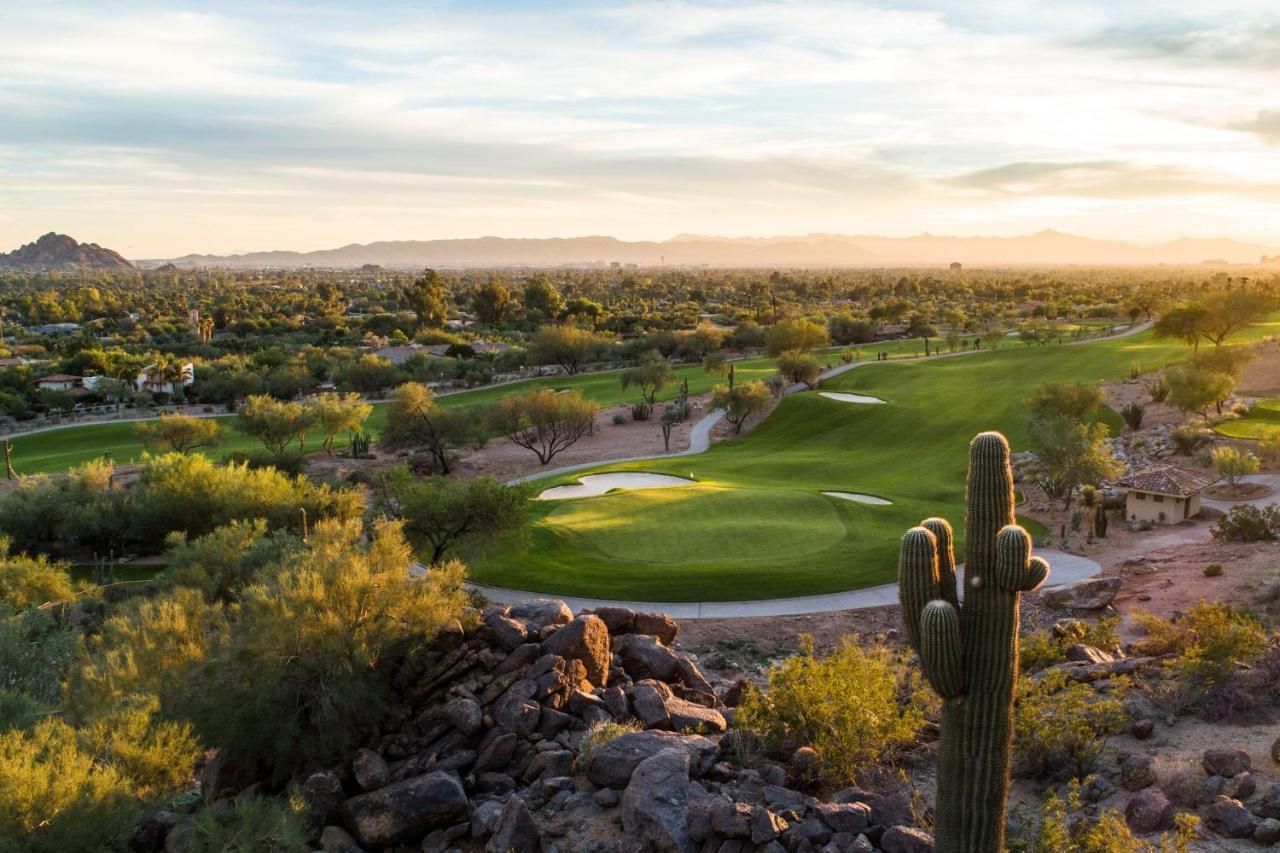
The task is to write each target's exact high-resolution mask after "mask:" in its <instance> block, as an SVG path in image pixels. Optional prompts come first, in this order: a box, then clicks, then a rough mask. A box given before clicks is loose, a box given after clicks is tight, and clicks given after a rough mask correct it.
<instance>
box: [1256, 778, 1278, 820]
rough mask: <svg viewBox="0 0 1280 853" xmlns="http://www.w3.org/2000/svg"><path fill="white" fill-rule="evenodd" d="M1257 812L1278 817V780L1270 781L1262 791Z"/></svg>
mask: <svg viewBox="0 0 1280 853" xmlns="http://www.w3.org/2000/svg"><path fill="white" fill-rule="evenodd" d="M1258 814H1260V815H1262V816H1263V817H1270V818H1277V819H1280V782H1272V783H1271V785H1270V786H1269V787H1268V788H1267V790H1265V791H1263V792H1262V802H1261V803H1259V804H1258Z"/></svg>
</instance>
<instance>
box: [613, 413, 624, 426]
mask: <svg viewBox="0 0 1280 853" xmlns="http://www.w3.org/2000/svg"><path fill="white" fill-rule="evenodd" d="M626 422H627V416H626V415H624V414H623V413H622V412H614V413H613V425H614V426H622V425H623V424H625V423H626Z"/></svg>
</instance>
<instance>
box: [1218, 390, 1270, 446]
mask: <svg viewBox="0 0 1280 853" xmlns="http://www.w3.org/2000/svg"><path fill="white" fill-rule="evenodd" d="M1217 431H1218V432H1219V433H1221V434H1222V435H1225V436H1228V437H1229V438H1252V439H1259V438H1274V439H1280V397H1274V398H1272V399H1269V400H1259V401H1258V402H1256V403H1254V404H1253V408H1252V409H1250V410H1249V416H1248V417H1246V418H1241V419H1239V420H1234V421H1226V422H1224V423H1221V424H1219V425H1218V426H1217Z"/></svg>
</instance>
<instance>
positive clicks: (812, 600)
mask: <svg viewBox="0 0 1280 853" xmlns="http://www.w3.org/2000/svg"><path fill="white" fill-rule="evenodd" d="M1035 553H1036V554H1038V555H1040V556H1041V557H1044V558H1045V559H1046V560H1048V561H1049V568H1050V574H1049V579H1050V580H1051V581H1053V583H1051V584H1049V586H1059V585H1061V584H1064V583H1071V582H1072V581H1078V580H1083V579H1084V578H1089V577H1093V576H1094V575H1096V574H1098V572H1100V571H1102V566H1100V565H1098V563H1097V562H1096V561H1094V560H1090V559H1089V558H1088V557H1079V556H1076V555H1075V554H1067V553H1064V552H1062V551H1051V550H1047V549H1046V550H1037V551H1036V552H1035ZM467 585H468V586H469V587H471V588H472V589H474V590H476V591H477V592H480V593H483V594H484V596H485V597H486V598H488V599H489V600H490V601H495V602H498V603H499V604H513V603H515V602H517V601H528V600H529V599H531V598H554V599H557V600H559V601H563V602H564V603H565V604H568V605H569V607H570V608H571V609H572V610H573V611H574V612H575V613H576V612H578V611H580V610H594V609H595V608H597V607H630V608H631V609H632V610H658V611H661V612H663V613H666V614H667V615H669V616H671V617H672V618H674V619H734V618H742V617H747V616H799V615H802V614H806V613H829V612H831V611H834V610H864V609H866V608H869V607H883V606H884V605H886V604H897V603H898V585H897V584H896V583H886V584H881V585H880V586H872V587H865V588H863V589H851V590H846V591H845V592H830V593H827V594H825V595H804V596H798V597H796V598H771V599H763V600H757V601H702V602H690V601H669V602H663V601H611V600H608V599H603V598H579V597H577V596H571V595H555V594H554V593H546V592H528V591H525V590H518V589H501V588H499V587H493V586H485V585H483V584H467Z"/></svg>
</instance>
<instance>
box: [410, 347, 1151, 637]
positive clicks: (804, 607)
mask: <svg viewBox="0 0 1280 853" xmlns="http://www.w3.org/2000/svg"><path fill="white" fill-rule="evenodd" d="M1153 325H1154V323H1152V322H1146V323H1141V324H1139V325H1137V326H1130V327H1129V328H1127V329H1125V330H1123V331H1121V332H1117V333H1116V334H1114V335H1108V336H1106V337H1103V338H1089V339H1086V340H1082V341H1072V342H1071V343H1069V344H1065V346H1077V345H1080V344H1089V343H1094V342H1095V341H1101V340H1112V339H1114V338H1127V337H1129V336H1131V335H1136V334H1139V333H1141V332H1145V331H1146V330H1147V329H1149V328H1151V327H1152V326H1153ZM979 352H989V350H961V351H960V352H951V353H942V354H939V355H933V356H928V357H927V358H926V357H924V356H921V357H920V358H907V359H893V360H892V361H893V363H901V362H904V361H936V360H937V359H940V358H959V357H961V356H966V355H974V354H975V353H979ZM886 363H889V362H879V361H855V362H853V363H851V364H841V365H838V366H836V367H833V368H831V369H830V370H826V371H823V373H822V374H821V375H820V379H831V378H832V377H835V376H839V375H840V374H842V373H847V372H848V371H850V370H854V369H855V368H859V367H865V366H867V365H871V364H886ZM808 389H809V386H807V385H804V384H797V385H792V386H790V387H788V388H785V389H783V392H782V393H783V394H784V395H790V394H794V393H798V392H800V391H805V390H808ZM723 417H724V412H723V411H721V410H719V409H717V410H715V411H713V412H711V413H710V414H708V415H707V416H706V417H704V418H703V419H702V420H701V421H699V422H698V423H697V424H696V425H695V426H694V428H693V430H692V431H691V432H690V434H689V447H688V448H687V449H686V450H682V451H680V452H679V453H665V454H660V455H657V456H632V457H628V458H626V459H612V460H608V461H605V462H586V463H583V464H581V465H568V466H565V467H563V468H553V469H551V470H549V471H536V472H534V473H532V474H527V475H525V476H523V477H517V478H515V479H514V480H510V481H508V482H509V483H512V484H514V483H526V482H530V481H532V480H540V479H542V478H544V477H551V476H556V475H559V474H568V473H572V472H573V471H582V470H585V469H588V468H599V467H602V466H604V465H611V464H613V463H616V462H644V461H648V460H650V459H670V458H672V457H676V456H693V455H695V454H698V453H702V452H704V451H705V450H706V449H707V448H708V447H710V446H711V428H712V427H714V426H715V425H716V424H717V423H718V422H719V421H720V419H721V418H723ZM1036 553H1037V554H1040V555H1041V556H1043V557H1045V558H1046V559H1048V560H1049V566H1050V569H1051V573H1050V575H1049V579H1050V580H1051V581H1052V583H1051V584H1049V586H1058V585H1061V584H1065V583H1071V582H1072V581H1078V580H1083V579H1084V578H1088V577H1093V576H1094V575H1096V574H1098V573H1099V572H1101V571H1102V566H1101V565H1099V564H1098V562H1097V561H1095V560H1090V559H1089V558H1087V557H1080V556H1077V555H1075V554H1067V553H1065V552H1063V551H1052V550H1043V549H1041V550H1037V551H1036ZM413 569H420V570H424V571H425V569H422V567H421V566H420V565H419V564H415V565H414V566H413V567H412V568H411V571H412V570H413ZM467 586H468V587H469V588H471V589H474V590H476V591H477V592H479V593H482V594H483V595H484V596H485V597H486V598H488V599H489V600H490V601H495V602H498V603H500V604H510V603H513V602H517V601H527V600H528V599H531V598H556V599H558V600H561V601H563V602H565V603H566V604H568V605H569V607H571V608H572V609H573V610H575V611H578V610H585V609H594V608H596V607H610V606H614V607H630V608H632V609H635V610H658V611H662V612H664V613H667V614H669V615H670V616H672V617H673V618H676V619H731V618H735V617H747V616H797V615H802V614H807V613H829V612H831V611H836V610H862V609H865V608H868V607H882V606H884V605H886V604H896V603H897V602H898V585H897V584H893V583H889V584H882V585H880V586H873V587H865V588H863V589H851V590H846V591H844V592H832V593H827V594H825V595H805V596H798V597H796V598H773V599H761V600H756V601H704V602H688V601H671V602H661V601H612V600H608V599H602V598H580V597H577V596H571V595H555V594H554V593H545V592H530V591H528V590H520V589H504V588H502V587H496V586H486V585H484V584H478V583H470V582H468V583H467Z"/></svg>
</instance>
